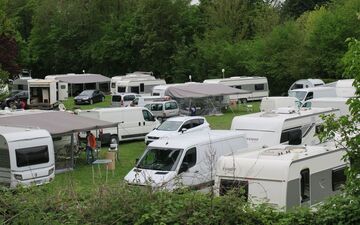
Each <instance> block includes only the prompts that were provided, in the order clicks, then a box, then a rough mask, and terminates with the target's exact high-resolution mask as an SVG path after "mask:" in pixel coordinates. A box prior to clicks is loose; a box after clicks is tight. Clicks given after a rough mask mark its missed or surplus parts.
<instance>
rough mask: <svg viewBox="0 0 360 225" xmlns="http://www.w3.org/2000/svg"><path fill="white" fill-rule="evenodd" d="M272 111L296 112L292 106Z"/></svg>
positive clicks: (281, 112)
mask: <svg viewBox="0 0 360 225" xmlns="http://www.w3.org/2000/svg"><path fill="white" fill-rule="evenodd" d="M274 112H275V113H279V114H293V113H296V109H295V108H292V107H280V108H277V109H276V110H274Z"/></svg>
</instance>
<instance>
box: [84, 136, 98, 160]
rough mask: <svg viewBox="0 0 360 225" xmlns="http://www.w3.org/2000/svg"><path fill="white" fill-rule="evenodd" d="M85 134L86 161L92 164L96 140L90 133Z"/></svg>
mask: <svg viewBox="0 0 360 225" xmlns="http://www.w3.org/2000/svg"><path fill="white" fill-rule="evenodd" d="M86 134H87V135H86V141H87V142H86V161H87V162H88V163H89V164H91V163H92V162H94V149H95V148H96V138H95V136H94V135H93V134H92V133H91V132H90V131H87V132H86ZM90 157H91V158H90Z"/></svg>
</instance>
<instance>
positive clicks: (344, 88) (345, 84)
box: [325, 79, 356, 98]
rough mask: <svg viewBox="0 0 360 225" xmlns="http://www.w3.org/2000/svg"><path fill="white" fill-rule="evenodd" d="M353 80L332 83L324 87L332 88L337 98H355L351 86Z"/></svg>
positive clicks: (353, 89)
mask: <svg viewBox="0 0 360 225" xmlns="http://www.w3.org/2000/svg"><path fill="white" fill-rule="evenodd" d="M353 83H354V79H344V80H338V81H335V82H332V83H328V84H326V85H325V86H326V87H334V88H335V91H336V96H337V97H342V98H352V97H355V92H356V89H355V87H354V86H353Z"/></svg>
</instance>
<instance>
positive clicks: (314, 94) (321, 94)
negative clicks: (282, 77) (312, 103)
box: [289, 86, 336, 103]
mask: <svg viewBox="0 0 360 225" xmlns="http://www.w3.org/2000/svg"><path fill="white" fill-rule="evenodd" d="M289 96H290V97H295V98H297V99H298V100H299V101H300V102H301V103H304V102H305V101H306V100H309V99H313V98H325V97H336V89H335V88H334V87H322V86H320V87H313V88H303V89H295V90H291V91H289Z"/></svg>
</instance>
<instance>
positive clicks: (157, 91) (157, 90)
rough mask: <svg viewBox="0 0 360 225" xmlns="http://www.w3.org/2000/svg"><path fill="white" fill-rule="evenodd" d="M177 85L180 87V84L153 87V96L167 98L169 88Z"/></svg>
mask: <svg viewBox="0 0 360 225" xmlns="http://www.w3.org/2000/svg"><path fill="white" fill-rule="evenodd" d="M175 85H179V84H165V85H156V86H155V87H153V89H152V92H151V95H152V96H159V97H165V91H166V89H168V87H171V86H175Z"/></svg>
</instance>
